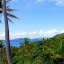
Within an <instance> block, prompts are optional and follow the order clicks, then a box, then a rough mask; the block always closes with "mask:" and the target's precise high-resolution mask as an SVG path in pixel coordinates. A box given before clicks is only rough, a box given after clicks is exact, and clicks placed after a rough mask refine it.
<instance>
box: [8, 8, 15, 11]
mask: <svg viewBox="0 0 64 64" xmlns="http://www.w3.org/2000/svg"><path fill="white" fill-rule="evenodd" d="M7 11H8V12H13V11H16V10H15V9H10V8H7Z"/></svg>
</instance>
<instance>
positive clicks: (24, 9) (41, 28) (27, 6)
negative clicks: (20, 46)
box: [0, 0, 64, 39]
mask: <svg viewBox="0 0 64 64" xmlns="http://www.w3.org/2000/svg"><path fill="white" fill-rule="evenodd" d="M7 5H10V8H13V9H16V10H17V11H14V12H10V13H12V14H14V15H16V16H17V17H18V18H19V19H20V20H19V19H14V18H11V20H12V21H13V23H14V24H13V23H10V22H9V30H10V31H9V32H10V39H16V38H26V37H27V38H31V39H33V38H45V37H46V38H48V37H53V36H55V35H56V34H61V33H64V0H12V1H11V2H9V3H8V4H7ZM0 20H1V21H2V24H0V39H5V23H4V18H3V15H1V16H0Z"/></svg>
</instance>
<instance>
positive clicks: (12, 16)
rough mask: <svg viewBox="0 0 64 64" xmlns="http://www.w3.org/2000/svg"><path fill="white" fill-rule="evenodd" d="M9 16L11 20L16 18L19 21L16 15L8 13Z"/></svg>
mask: <svg viewBox="0 0 64 64" xmlns="http://www.w3.org/2000/svg"><path fill="white" fill-rule="evenodd" d="M7 16H9V17H11V18H16V19H19V18H18V17H16V16H15V15H13V14H10V13H7Z"/></svg>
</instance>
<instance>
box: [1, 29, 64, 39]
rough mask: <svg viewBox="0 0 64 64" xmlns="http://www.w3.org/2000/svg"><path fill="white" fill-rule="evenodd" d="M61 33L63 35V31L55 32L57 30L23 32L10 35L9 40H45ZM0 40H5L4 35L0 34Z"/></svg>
mask: <svg viewBox="0 0 64 64" xmlns="http://www.w3.org/2000/svg"><path fill="white" fill-rule="evenodd" d="M61 33H64V29H63V30H57V29H50V30H47V31H44V30H42V29H41V30H40V31H38V32H37V31H33V32H30V33H26V32H23V33H16V34H10V39H16V38H26V37H27V38H31V39H33V38H45V37H46V38H47V37H53V36H55V35H57V34H61ZM0 39H5V34H4V33H3V34H0Z"/></svg>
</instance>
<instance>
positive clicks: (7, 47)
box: [3, 0, 13, 64]
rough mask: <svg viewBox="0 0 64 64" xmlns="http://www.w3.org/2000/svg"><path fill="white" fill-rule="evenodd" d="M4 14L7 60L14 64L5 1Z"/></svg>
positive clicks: (4, 3) (9, 63)
mask: <svg viewBox="0 0 64 64" xmlns="http://www.w3.org/2000/svg"><path fill="white" fill-rule="evenodd" d="M3 12H4V20H5V40H6V53H7V60H8V64H13V62H12V56H11V51H10V41H9V26H8V18H7V12H6V0H3Z"/></svg>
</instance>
